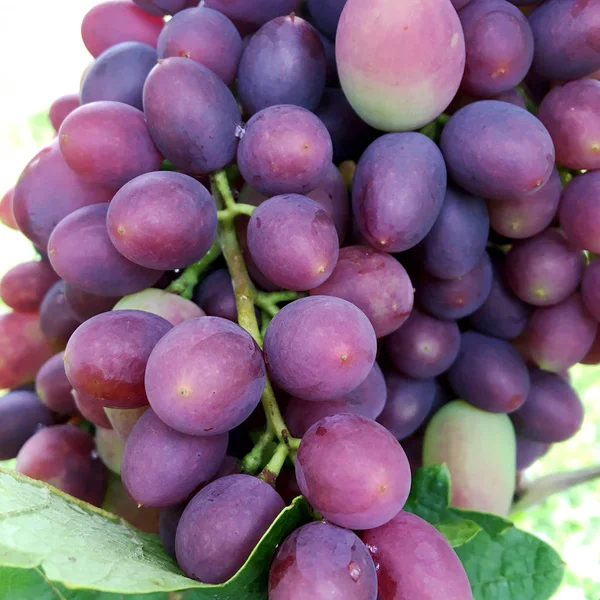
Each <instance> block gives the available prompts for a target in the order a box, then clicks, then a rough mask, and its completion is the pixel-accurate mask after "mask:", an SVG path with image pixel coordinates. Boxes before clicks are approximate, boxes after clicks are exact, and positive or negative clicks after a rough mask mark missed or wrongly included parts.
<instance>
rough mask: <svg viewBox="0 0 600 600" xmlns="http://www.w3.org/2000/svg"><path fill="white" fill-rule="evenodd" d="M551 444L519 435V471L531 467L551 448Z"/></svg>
mask: <svg viewBox="0 0 600 600" xmlns="http://www.w3.org/2000/svg"><path fill="white" fill-rule="evenodd" d="M550 446H551V444H546V443H544V442H536V441H535V440H530V439H527V438H525V437H523V436H520V435H517V471H523V470H524V469H527V467H530V466H531V465H532V464H533V463H534V462H536V461H537V460H538V459H540V458H542V456H544V455H545V454H547V453H548V451H549V450H550Z"/></svg>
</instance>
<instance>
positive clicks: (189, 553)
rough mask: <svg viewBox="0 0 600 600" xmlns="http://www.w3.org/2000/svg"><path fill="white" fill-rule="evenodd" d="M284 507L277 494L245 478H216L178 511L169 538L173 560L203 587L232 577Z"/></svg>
mask: <svg viewBox="0 0 600 600" xmlns="http://www.w3.org/2000/svg"><path fill="white" fill-rule="evenodd" d="M284 508H285V504H284V502H283V500H282V499H281V497H280V496H279V494H278V493H277V492H276V491H275V490H274V489H273V488H272V487H271V486H270V485H269V484H268V483H265V482H264V481H262V480H260V479H257V478H255V477H251V476H249V475H229V476H228V477H222V478H221V479H217V480H216V481H213V482H212V483H209V484H208V485H207V486H206V487H205V488H203V489H202V490H200V492H198V494H196V496H194V498H193V499H192V501H191V502H190V503H189V504H188V505H187V507H186V509H185V510H184V511H183V515H182V516H181V520H180V521H179V525H178V527H177V534H176V537H175V552H176V555H177V562H178V563H179V566H180V567H181V568H182V569H183V571H184V573H185V574H186V575H187V576H188V577H191V578H193V579H197V580H199V581H202V582H204V583H212V584H217V583H223V582H225V581H227V580H228V579H230V578H231V577H233V575H235V573H236V572H237V571H238V570H239V569H240V567H241V566H242V565H243V564H244V562H245V561H246V559H247V558H248V556H249V555H250V552H251V551H252V550H253V549H254V547H255V546H256V544H257V543H258V541H259V540H260V538H261V537H262V536H263V534H264V533H265V532H266V531H267V529H268V528H269V527H270V526H271V523H272V522H273V521H274V520H275V518H276V517H277V515H278V514H279V513H280V512H281V511H282V510H283V509H284Z"/></svg>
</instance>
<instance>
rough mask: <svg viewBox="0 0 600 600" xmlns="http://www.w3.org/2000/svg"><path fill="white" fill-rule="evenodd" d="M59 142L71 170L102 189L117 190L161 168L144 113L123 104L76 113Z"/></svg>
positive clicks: (96, 105)
mask: <svg viewBox="0 0 600 600" xmlns="http://www.w3.org/2000/svg"><path fill="white" fill-rule="evenodd" d="M58 139H59V144H60V151H61V152H62V154H63V156H64V159H65V161H66V162H67V164H68V165H69V167H71V169H73V171H75V172H76V173H77V174H78V175H79V176H80V177H82V178H83V179H85V180H86V181H89V182H90V183H93V184H96V185H98V186H101V187H108V188H111V189H113V190H115V189H118V188H120V187H121V186H123V185H125V184H126V183H127V182H128V181H131V180H132V179H133V178H134V177H137V176H138V175H142V174H143V173H149V172H150V171H158V170H159V169H160V167H161V165H162V156H161V155H160V153H159V152H158V150H157V149H156V146H155V145H154V142H153V141H152V138H151V137H150V133H149V131H148V127H147V125H146V119H145V118H144V113H142V111H141V110H138V109H137V108H134V107H133V106H129V105H127V104H123V103H122V102H110V101H102V102H92V103H91V104H86V105H85V106H81V107H80V108H78V109H76V110H74V111H73V112H72V113H71V114H70V115H69V116H68V117H67V118H66V119H65V120H64V122H63V124H62V125H61V126H60V131H59V132H58Z"/></svg>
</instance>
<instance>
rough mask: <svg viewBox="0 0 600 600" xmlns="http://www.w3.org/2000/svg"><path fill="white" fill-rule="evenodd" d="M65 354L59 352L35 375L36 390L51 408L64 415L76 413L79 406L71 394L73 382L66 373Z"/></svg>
mask: <svg viewBox="0 0 600 600" xmlns="http://www.w3.org/2000/svg"><path fill="white" fill-rule="evenodd" d="M63 356H64V352H59V353H58V354H55V355H54V356H53V357H51V358H49V359H48V360H47V361H46V362H45V363H44V364H43V365H42V366H41V367H40V370H39V371H38V372H37V375H36V377H35V391H36V393H37V395H38V396H39V397H40V400H41V401H42V402H43V403H44V404H45V405H46V406H47V407H48V408H49V409H50V410H52V411H54V412H56V413H59V414H62V415H74V414H76V413H77V407H76V406H75V401H74V399H73V396H72V395H71V383H70V381H69V380H68V379H67V375H66V373H65V365H64V362H63Z"/></svg>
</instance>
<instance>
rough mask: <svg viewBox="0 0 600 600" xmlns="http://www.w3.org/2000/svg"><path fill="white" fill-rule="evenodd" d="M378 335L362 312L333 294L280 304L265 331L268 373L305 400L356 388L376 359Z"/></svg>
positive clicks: (342, 393) (325, 396)
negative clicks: (279, 308)
mask: <svg viewBox="0 0 600 600" xmlns="http://www.w3.org/2000/svg"><path fill="white" fill-rule="evenodd" d="M376 352H377V339H376V337H375V332H374V331H373V327H372V325H371V323H370V322H369V319H367V317H366V316H365V314H364V313H363V312H362V311H361V310H360V309H358V308H357V307H356V306H354V304H351V303H350V302H347V301H346V300H342V299H341V298H335V297H333V296H311V297H309V298H301V299H300V300H296V301H295V302H292V303H291V304H288V305H287V306H285V307H284V308H282V309H281V310H280V311H279V313H277V315H276V316H275V317H274V318H273V320H272V321H271V323H270V324H269V327H268V328H267V333H266V335H265V343H264V353H265V362H266V364H267V368H268V370H269V375H270V377H271V378H272V379H273V381H274V382H275V383H276V384H277V385H278V386H279V387H281V388H282V389H284V390H285V391H286V392H288V393H290V394H292V395H293V396H295V397H297V398H302V399H304V400H330V399H332V398H339V397H341V396H344V395H345V394H347V393H348V392H351V391H352V390H354V389H356V388H357V387H358V386H359V385H360V384H361V383H362V382H363V381H364V380H365V379H366V377H367V376H368V374H369V372H370V371H371V369H372V368H373V365H374V364H375V355H376Z"/></svg>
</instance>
